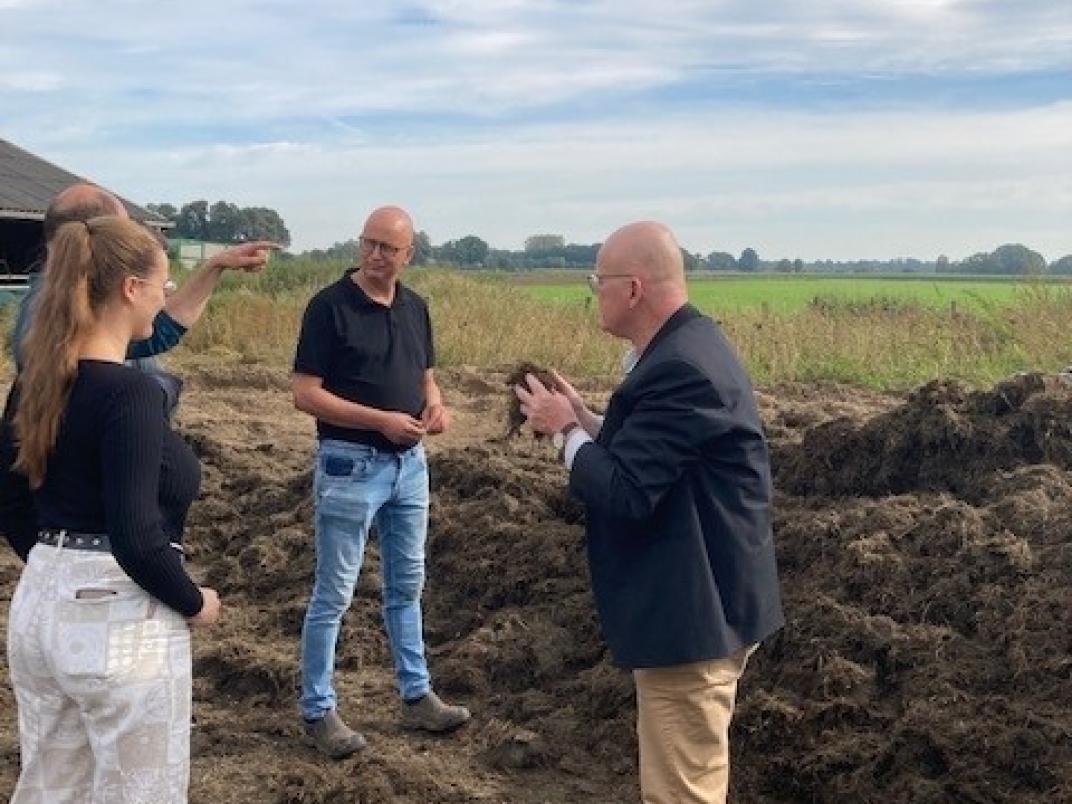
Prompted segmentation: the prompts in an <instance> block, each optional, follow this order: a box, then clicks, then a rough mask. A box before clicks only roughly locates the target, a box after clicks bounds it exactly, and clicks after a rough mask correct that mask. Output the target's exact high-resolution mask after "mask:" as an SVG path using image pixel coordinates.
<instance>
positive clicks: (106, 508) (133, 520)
mask: <svg viewBox="0 0 1072 804" xmlns="http://www.w3.org/2000/svg"><path fill="white" fill-rule="evenodd" d="M18 394H19V390H18V387H17V386H16V390H15V391H14V392H13V394H12V399H11V400H10V402H9V405H8V410H6V411H5V427H4V428H3V432H2V433H0V438H2V441H3V443H2V444H0V456H2V457H3V458H4V459H5V460H4V465H3V466H0V498H2V499H3V501H4V506H3V510H4V511H5V513H8V514H9V516H8V517H5V518H7V519H9V521H8V522H5V523H0V529H2V530H3V531H4V533H5V535H7V536H8V540H9V541H11V542H12V544H13V545H14V546H15V548H16V550H18V551H19V553H20V554H22V556H23V558H25V557H26V554H27V553H28V552H29V549H30V547H32V546H33V543H34V541H35V540H36V528H38V527H41V528H57V529H58V528H63V529H66V530H73V531H81V532H83V533H107V534H108V535H109V537H110V539H111V544H112V553H113V555H114V556H115V558H116V561H118V562H119V565H120V566H121V567H122V568H123V569H124V570H125V571H126V573H127V574H128V575H129V576H130V577H131V578H132V579H133V580H134V581H135V582H136V583H137V584H138V585H139V586H141V587H142V588H143V589H144V590H145V591H146V592H148V593H149V594H151V595H152V596H153V597H155V598H157V599H158V600H160V601H161V602H162V603H164V604H165V605H167V606H170V607H171V608H173V609H175V610H176V611H178V612H179V613H180V614H183V615H184V616H187V617H190V616H193V615H194V614H196V613H197V612H198V611H200V610H201V605H202V599H201V592H200V591H199V590H198V588H197V585H196V584H195V583H194V582H193V581H192V580H191V579H190V577H189V575H187V574H186V570H185V569H184V568H183V565H182V560H181V556H180V553H179V552H178V551H177V550H175V549H174V548H173V547H171V546H170V544H169V542H175V543H180V544H181V541H182V531H183V525H184V523H185V521H186V512H187V510H188V509H189V507H190V503H191V502H193V500H194V498H195V497H196V496H197V491H198V487H199V485H200V482H201V469H200V465H199V464H198V462H197V458H196V457H195V456H194V454H193V452H192V451H191V450H190V448H189V447H188V446H187V445H186V444H185V442H183V440H182V439H181V438H179V436H178V435H176V434H175V433H174V432H173V431H172V430H171V428H170V427H169V426H168V424H167V419H166V418H165V410H164V408H165V399H164V393H163V390H162V389H161V387H160V386H159V384H157V382H156V381H155V380H153V379H152V378H151V377H149V376H148V375H146V374H144V373H143V372H141V371H138V370H137V369H133V368H129V367H127V366H124V365H122V364H119V363H110V362H106V361H98V360H81V361H79V364H78V376H77V378H76V379H75V382H74V385H73V387H72V388H71V395H70V398H69V400H68V403H67V409H66V412H65V414H64V418H63V423H62V425H61V426H60V432H59V435H58V437H57V439H56V446H55V449H54V450H53V452H52V455H51V456H50V457H49V460H48V467H47V471H46V475H45V482H44V483H43V484H42V486H41V488H39V489H38V490H37V491H36V492H34V493H33V504H34V507H35V508H36V517H29V516H25V515H23V516H14V515H10V514H12V512H13V511H16V510H18V509H19V508H20V498H21V508H22V510H24V511H25V510H26V509H27V507H28V504H29V500H27V499H25V495H28V494H29V492H28V490H26V491H20V490H19V487H20V485H21V487H22V489H26V486H25V478H23V477H22V476H21V475H17V474H15V473H14V472H12V471H11V468H10V460H11V457H12V456H13V454H14V450H13V447H12V445H11V443H10V439H11V428H10V426H9V425H10V422H11V419H12V417H13V416H14V410H15V409H16V407H17V405H18ZM16 531H17V532H16Z"/></svg>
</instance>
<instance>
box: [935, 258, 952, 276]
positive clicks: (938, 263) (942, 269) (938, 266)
mask: <svg viewBox="0 0 1072 804" xmlns="http://www.w3.org/2000/svg"><path fill="white" fill-rule="evenodd" d="M934 270H935V271H937V272H938V273H940V274H947V273H949V257H947V256H945V254H939V255H938V259H937V260H935V261H934Z"/></svg>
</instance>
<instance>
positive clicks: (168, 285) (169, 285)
mask: <svg viewBox="0 0 1072 804" xmlns="http://www.w3.org/2000/svg"><path fill="white" fill-rule="evenodd" d="M130 278H131V279H133V280H134V281H135V282H141V283H142V284H143V285H148V286H149V287H154V288H160V289H161V290H162V291H164V293H171V292H172V291H174V290H175V288H177V287H178V285H176V284H175V280H174V279H169V280H167V281H166V282H164V283H163V284H162V285H158V284H156V283H155V282H150V281H149V280H148V279H142V278H141V277H140V276H132V277H130Z"/></svg>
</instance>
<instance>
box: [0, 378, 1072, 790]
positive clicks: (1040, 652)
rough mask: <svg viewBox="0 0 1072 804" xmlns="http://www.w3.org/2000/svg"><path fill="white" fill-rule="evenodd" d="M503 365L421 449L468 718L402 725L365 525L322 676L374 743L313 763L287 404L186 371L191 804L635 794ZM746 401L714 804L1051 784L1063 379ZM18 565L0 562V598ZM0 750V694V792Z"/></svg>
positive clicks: (439, 634) (304, 426)
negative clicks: (759, 428)
mask: <svg viewBox="0 0 1072 804" xmlns="http://www.w3.org/2000/svg"><path fill="white" fill-rule="evenodd" d="M505 377H506V375H505V374H496V373H491V372H476V371H465V370H456V371H452V372H446V373H444V374H443V377H442V380H443V383H444V385H445V389H446V392H447V396H448V401H449V402H450V403H451V404H452V405H453V407H454V409H455V413H456V424H455V427H454V429H453V431H452V432H451V433H448V434H447V435H446V436H443V437H441V438H440V439H439V440H438V441H434V442H433V443H432V444H430V450H431V452H432V483H433V508H432V520H431V529H430V541H429V561H428V583H427V587H426V592H425V621H426V637H427V642H428V646H429V657H430V664H431V669H432V673H433V677H434V679H435V682H436V686H437V688H438V689H439V691H440V692H441V693H442V694H443V695H444V697H448V698H450V699H453V700H458V701H461V702H464V703H466V704H467V705H469V706H470V708H471V709H472V710H473V712H474V720H473V722H472V723H471V724H469V725H468V726H467V727H465V728H463V729H462V730H460V731H459V732H457V733H455V734H454V735H450V736H447V737H442V738H433V737H421V736H415V735H413V734H411V733H408V732H404V731H402V730H401V729H400V728H399V726H398V724H397V705H398V704H397V693H396V691H395V688H394V681H393V673H392V671H391V667H390V654H389V651H388V649H387V646H386V643H385V639H384V636H383V630H382V627H381V617H380V591H379V586H380V578H379V562H378V555H377V551H376V545H375V542H374V541H373V542H372V543H371V544H370V548H369V551H368V555H367V557H366V564H365V569H364V571H363V573H362V579H361V582H360V584H359V588H358V591H357V594H356V596H355V601H354V605H353V608H352V610H351V612H350V614H349V615H348V617H347V618H346V622H345V624H344V629H343V634H342V638H341V643H340V650H339V674H338V686H339V690H340V695H341V701H342V704H341V710H342V713H343V714H344V716H346V717H347V718H348V719H349V720H351V721H352V722H353V723H354V724H355V725H357V726H359V727H360V728H361V729H362V730H363V731H364V732H365V733H366V735H367V736H368V737H369V741H370V747H369V749H368V750H367V751H366V752H364V753H363V754H362V755H361V756H359V757H357V758H353V759H349V760H344V761H342V762H331V761H328V760H324V759H322V758H320V757H319V756H318V755H316V754H315V753H314V752H313V751H312V749H310V748H309V747H307V746H306V745H305V744H304V743H303V740H302V736H301V728H300V722H299V718H298V714H297V708H296V703H295V701H296V691H295V690H296V663H297V652H298V651H297V644H298V634H299V631H300V628H301V620H302V616H303V614H304V607H305V603H306V601H307V597H308V593H309V588H310V578H311V572H312V544H311V518H312V510H311V504H310V499H309V491H310V456H311V454H312V446H313V434H312V427H311V423H310V422H309V421H308V420H307V419H306V418H305V417H304V416H302V415H300V414H298V413H295V412H294V411H293V409H292V408H291V405H290V399H289V394H288V392H287V387H286V378H285V377H283V376H282V375H276V374H273V373H270V372H268V371H266V370H262V369H257V368H242V369H202V370H199V371H196V372H194V373H193V374H192V376H190V378H189V381H188V391H187V393H186V397H185V400H184V402H183V408H182V412H181V416H180V426H181V429H182V431H183V433H184V434H185V436H186V437H187V438H188V439H189V441H190V442H191V444H192V445H193V446H194V448H195V449H196V451H197V452H198V454H199V455H200V457H201V461H202V467H203V471H204V481H203V484H202V494H201V497H200V499H199V501H198V502H197V504H196V506H195V508H194V509H193V510H192V511H191V516H190V522H189V531H188V537H187V541H188V545H189V546H190V548H191V551H192V557H193V568H194V573H195V576H196V577H198V578H199V579H200V580H202V581H203V582H205V583H207V584H210V585H215V586H216V587H217V588H218V589H219V590H220V592H221V595H222V597H223V599H224V603H225V607H226V616H225V618H224V621H223V622H222V623H221V624H220V625H219V626H218V627H217V628H215V629H213V630H211V631H204V632H199V633H198V634H197V637H196V659H195V675H196V682H195V716H196V721H197V725H196V728H195V739H194V751H195V757H194V763H193V772H192V780H191V801H194V802H204V803H205V804H208V803H209V802H221V804H228V803H230V802H278V803H279V804H282V803H283V802H295V803H296V802H340V803H341V802H358V801H360V802H365V804H374V803H376V802H414V803H417V802H420V803H421V804H425V803H428V804H432V803H433V802H511V803H513V802H517V803H518V804H528V803H530V802H531V803H535V802H597V803H600V804H604V803H605V804H612V803H617V802H628V801H635V800H637V799H638V796H637V794H636V774H635V764H636V763H635V751H636V743H635V737H634V734H633V719H634V704H633V694H632V684H631V679H630V677H629V675H628V674H626V673H624V672H622V671H620V670H618V669H615V668H614V667H613V666H612V665H611V664H610V662H609V657H608V655H607V653H606V650H605V648H604V646H603V644H602V641H601V639H600V636H599V627H598V623H597V621H596V619H595V616H594V613H593V607H592V600H591V596H590V592H589V587H588V580H587V571H586V567H585V559H584V550H583V510H582V509H581V508H580V507H579V506H578V505H577V504H576V503H575V502H574V501H573V500H571V499H570V498H569V497H568V496H567V495H566V493H565V488H564V472H563V469H562V467H561V466H560V464H559V463H558V462H557V460H556V458H555V455H554V451H553V449H552V448H551V447H550V446H549V445H547V444H546V443H543V442H534V441H533V440H531V439H530V438H528V437H527V436H526V435H522V436H521V437H520V438H514V439H505V438H504V437H503V436H504V433H505V432H506V430H507V409H506V406H505V402H506V400H507V398H508V397H507V396H506V388H505V384H504V380H505ZM581 390H582V391H587V392H588V393H590V394H591V395H592V397H593V398H594V399H595V400H596V402H597V403H598V402H601V401H603V400H605V399H606V391H607V386H606V385H605V384H604V385H601V384H599V383H589V384H588V387H587V388H585V387H582V388H581ZM759 401H760V407H761V410H762V412H763V416H764V422H765V425H766V428H767V431H768V434H769V437H770V439H771V444H772V451H773V460H774V468H775V475H776V486H777V488H778V494H777V519H776V528H777V532H776V538H777V541H778V552H779V560H780V566H781V572H782V583H783V591H784V597H785V607H786V614H787V620H788V624H787V626H786V628H785V629H784V630H783V631H782V632H781V633H780V634H779V635H777V636H776V637H774V638H773V639H771V640H769V642H768V643H767V644H766V645H765V646H764V647H763V648H762V649H761V650H760V651H759V652H757V654H756V655H755V657H754V658H753V660H752V661H751V662H750V664H749V667H748V670H747V672H746V673H745V676H744V678H743V680H742V684H741V690H740V695H739V708H738V715H737V717H736V719H735V721H734V729H733V761H734V785H733V787H734V789H733V796H732V800H733V801H735V802H739V803H740V804H746V803H747V804H750V803H751V802H772V803H773V802H838V804H843V803H844V802H876V804H877V802H920V803H921V804H922V803H923V802H935V803H936V804H937V802H1047V803H1049V802H1065V801H1072V613H1070V605H1069V604H1070V602H1072V475H1070V473H1069V470H1070V469H1072V429H1070V426H1072V387H1070V386H1068V385H1064V384H1062V383H1061V382H1060V381H1059V380H1056V379H1053V378H1044V377H1038V376H1030V375H1029V376H1024V377H1017V378H1014V379H1012V380H1010V381H1009V382H1008V383H1004V384H1002V385H1000V386H998V387H997V388H994V389H991V390H989V391H986V392H982V393H968V392H967V391H965V390H964V389H963V388H961V387H960V386H957V385H955V384H951V383H940V384H932V385H929V386H926V387H924V388H921V389H919V390H918V391H916V392H915V393H913V394H911V395H909V396H908V397H907V398H905V399H899V398H892V397H884V396H881V395H876V394H872V393H869V392H864V391H859V390H855V389H848V388H843V387H825V386H800V385H785V386H779V387H776V388H769V389H764V390H763V391H762V392H761V393H760V394H759ZM17 573H18V565H17V562H16V561H15V560H14V559H13V558H12V557H10V556H7V555H4V556H3V557H2V558H0V598H2V599H4V600H6V599H9V597H10V593H11V590H12V588H13V585H14V582H15V580H16V577H17ZM4 617H6V605H4V606H3V607H2V612H0V628H2V627H3V622H4ZM0 672H2V673H3V674H4V675H6V667H4V666H3V662H2V660H0ZM17 766H18V743H17V736H16V727H15V713H14V704H13V699H12V696H11V693H10V690H9V688H8V686H7V685H6V684H0V796H6V795H9V794H10V790H11V788H12V786H13V784H14V780H15V777H16V774H17Z"/></svg>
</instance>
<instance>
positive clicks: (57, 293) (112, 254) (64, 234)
mask: <svg viewBox="0 0 1072 804" xmlns="http://www.w3.org/2000/svg"><path fill="white" fill-rule="evenodd" d="M159 249H160V247H159V245H157V243H156V241H155V240H154V239H153V237H152V235H150V234H149V233H148V231H146V230H145V228H144V227H142V226H141V225H140V224H138V223H135V222H134V221H130V220H125V219H122V218H117V217H98V218H92V219H91V220H89V221H86V222H82V221H76V222H73V223H65V224H63V225H62V226H60V227H59V229H58V230H57V232H56V235H55V237H54V238H53V239H52V240H51V241H50V243H49V246H48V256H47V259H46V262H45V276H44V279H43V282H44V286H43V287H42V290H41V293H40V295H39V296H38V297H37V301H36V305H37V306H36V310H35V312H34V317H33V322H32V323H31V324H30V329H29V332H28V333H27V336H26V340H25V343H24V346H23V355H24V356H25V361H24V362H25V366H24V368H23V370H22V373H21V374H20V375H19V379H18V382H19V408H18V411H17V412H16V414H15V422H14V424H15V437H16V439H17V440H18V447H19V452H18V458H17V460H16V462H15V469H17V470H18V471H20V472H22V473H23V474H25V475H26V476H27V477H28V478H29V481H30V488H33V489H36V488H39V487H40V486H41V484H42V483H43V482H44V479H45V470H46V468H47V465H48V456H49V455H50V454H51V452H52V449H53V447H54V446H55V444H56V438H57V436H58V435H59V430H60V425H61V424H62V421H63V414H64V411H65V410H66V408H67V400H68V398H69V397H70V394H71V387H72V386H73V385H74V380H75V377H76V376H77V374H78V359H79V355H80V352H81V348H82V344H83V342H84V340H85V338H86V336H87V335H88V334H89V332H90V330H91V328H92V327H93V325H94V324H95V323H96V321H97V318H98V316H99V314H100V310H101V307H102V306H103V305H104V303H105V302H106V301H107V300H108V298H109V297H110V296H111V295H112V294H113V293H114V292H116V291H117V289H118V288H119V286H120V285H121V284H122V281H123V278H124V277H125V276H129V275H135V276H145V275H146V273H147V271H148V270H149V267H150V266H151V265H152V264H153V260H154V259H155V257H156V252H158V251H159Z"/></svg>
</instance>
